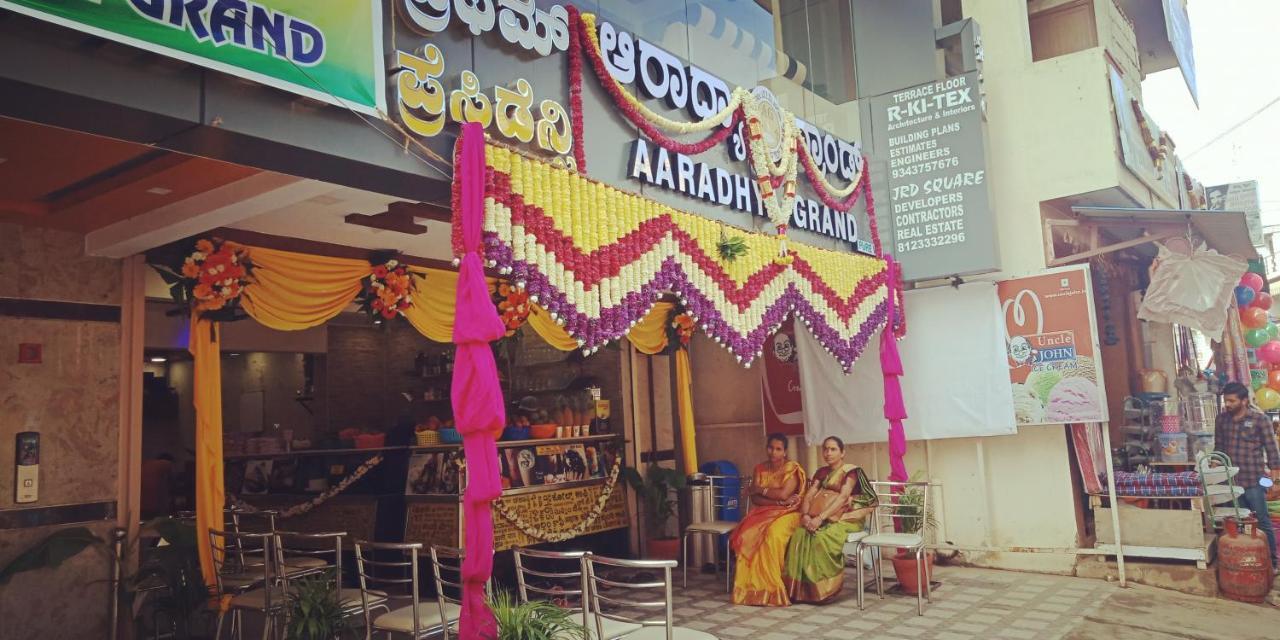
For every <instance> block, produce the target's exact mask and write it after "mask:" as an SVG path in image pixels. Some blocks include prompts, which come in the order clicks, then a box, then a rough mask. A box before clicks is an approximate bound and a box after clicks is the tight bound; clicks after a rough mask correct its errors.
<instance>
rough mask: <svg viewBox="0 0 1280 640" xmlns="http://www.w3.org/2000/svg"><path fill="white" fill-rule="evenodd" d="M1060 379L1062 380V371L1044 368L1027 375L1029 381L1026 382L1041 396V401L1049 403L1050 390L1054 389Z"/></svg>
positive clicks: (1029, 387) (1032, 390) (1028, 386)
mask: <svg viewBox="0 0 1280 640" xmlns="http://www.w3.org/2000/svg"><path fill="white" fill-rule="evenodd" d="M1060 380H1062V372H1060V371H1057V370H1054V369H1042V370H1040V371H1032V372H1031V374H1030V375H1028V376H1027V381H1026V382H1025V383H1024V384H1026V385H1027V388H1028V389H1030V390H1031V392H1032V393H1034V394H1036V396H1038V397H1039V398H1040V402H1044V403H1048V402H1049V390H1050V389H1053V386H1054V385H1056V384H1058V382H1059V381H1060Z"/></svg>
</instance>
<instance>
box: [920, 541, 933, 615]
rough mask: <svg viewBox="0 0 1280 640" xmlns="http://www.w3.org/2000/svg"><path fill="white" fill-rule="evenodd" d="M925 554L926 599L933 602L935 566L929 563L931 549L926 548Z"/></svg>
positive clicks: (930, 602)
mask: <svg viewBox="0 0 1280 640" xmlns="http://www.w3.org/2000/svg"><path fill="white" fill-rule="evenodd" d="M922 553H923V554H924V560H925V563H926V564H925V565H924V600H925V602H928V603H929V604H933V568H932V566H931V565H929V564H927V563H928V561H929V550H928V549H925V550H924V551H923V552H922Z"/></svg>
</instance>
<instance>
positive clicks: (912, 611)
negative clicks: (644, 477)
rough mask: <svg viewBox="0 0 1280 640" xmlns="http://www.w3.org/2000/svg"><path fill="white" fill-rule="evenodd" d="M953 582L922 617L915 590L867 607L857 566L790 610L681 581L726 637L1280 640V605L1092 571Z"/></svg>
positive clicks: (689, 612) (691, 617)
mask: <svg viewBox="0 0 1280 640" xmlns="http://www.w3.org/2000/svg"><path fill="white" fill-rule="evenodd" d="M935 580H938V581H941V582H942V583H943V584H942V586H941V587H939V588H938V589H937V590H936V591H934V594H933V604H932V605H929V604H927V603H926V608H925V615H924V616H923V617H921V616H917V615H916V602H915V598H914V597H908V596H904V595H891V594H887V595H886V596H885V599H884V600H880V599H879V598H877V597H876V596H875V594H874V592H872V593H871V594H870V595H869V597H867V599H866V604H867V608H866V610H865V611H859V610H858V606H857V599H856V596H855V595H854V591H853V589H852V587H853V574H852V571H850V573H849V576H848V581H847V582H846V584H845V593H843V594H842V595H841V597H840V599H839V600H837V601H836V602H834V603H832V604H829V605H826V606H821V607H817V606H811V605H795V606H792V607H788V608H784V609H761V608H756V607H737V606H732V605H730V604H728V597H727V596H726V594H725V593H724V588H723V583H717V582H715V581H714V580H713V579H712V578H711V577H709V576H708V577H706V578H704V579H699V580H698V581H697V582H696V583H695V582H693V581H692V580H691V581H690V584H689V589H688V590H687V591H681V590H680V589H679V586H678V585H677V587H676V598H677V601H678V604H677V607H676V617H677V619H678V621H679V622H680V624H681V625H683V626H687V627H690V628H694V629H699V630H702V631H706V632H708V633H711V634H713V635H715V636H717V637H719V638H722V639H724V640H736V639H738V638H749V639H750V640H791V639H795V638H806V639H807V638H848V639H850V640H904V639H906V638H913V639H919V640H964V639H967V638H983V639H987V638H997V639H999V638H1009V639H1011V640H1095V639H1100V638H1124V639H1125V640H1130V639H1134V640H1167V639H1177V640H1201V639H1205V640H1209V639H1218V638H1229V639H1230V640H1255V639H1256V640H1264V639H1265V640H1275V639H1276V638H1280V608H1274V607H1271V606H1267V605H1247V604H1243V603H1237V602H1231V601H1227V600H1221V599H1211V598H1201V597H1196V596H1188V595H1184V594H1180V593H1176V592H1172V591H1166V590H1163V589H1156V588H1152V587H1145V586H1142V585H1133V586H1131V587H1130V588H1128V589H1121V588H1120V587H1119V585H1117V584H1115V583H1109V582H1104V581H1101V580H1090V579H1085V578H1073V577H1062V576H1046V575H1039V574H1027V573H1014V572H1005V571H991V570H985V569H970V568H951V567H939V568H938V569H937V574H936V576H935Z"/></svg>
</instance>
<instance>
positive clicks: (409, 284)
mask: <svg viewBox="0 0 1280 640" xmlns="http://www.w3.org/2000/svg"><path fill="white" fill-rule="evenodd" d="M412 303H413V279H412V278H410V277H409V271H408V269H407V267H405V265H403V264H401V263H400V261H398V260H395V259H392V260H388V261H386V262H385V263H383V264H380V265H376V266H374V267H373V272H372V273H370V274H369V277H368V278H367V279H366V281H365V286H364V289H362V290H361V291H360V308H362V309H364V310H365V311H366V312H368V313H369V314H370V315H375V316H381V317H383V318H385V319H387V320H390V319H392V318H394V317H396V316H398V315H401V314H403V313H404V310H405V309H408V308H409V305H410V304H412Z"/></svg>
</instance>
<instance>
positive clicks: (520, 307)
mask: <svg viewBox="0 0 1280 640" xmlns="http://www.w3.org/2000/svg"><path fill="white" fill-rule="evenodd" d="M498 314H499V315H501V316H502V325H503V326H504V327H506V328H507V336H508V337H510V336H513V335H515V333H516V331H517V330H518V329H520V327H521V326H524V323H525V321H526V320H528V318H529V294H528V293H526V292H525V291H524V290H523V289H520V288H518V287H513V286H511V285H510V284H508V283H506V282H503V283H502V284H499V285H498Z"/></svg>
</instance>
